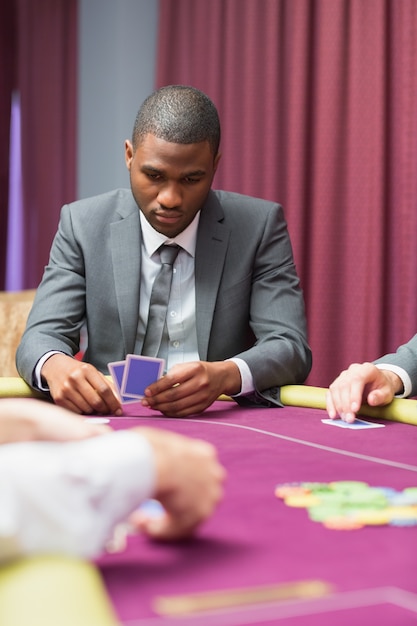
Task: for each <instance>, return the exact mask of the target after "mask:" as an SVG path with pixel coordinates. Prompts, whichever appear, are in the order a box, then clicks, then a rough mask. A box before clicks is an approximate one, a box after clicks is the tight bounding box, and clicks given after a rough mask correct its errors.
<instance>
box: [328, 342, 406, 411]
mask: <svg viewBox="0 0 417 626" xmlns="http://www.w3.org/2000/svg"><path fill="white" fill-rule="evenodd" d="M415 395H417V335H414V337H412V338H411V339H410V341H408V342H407V343H405V344H403V345H402V346H400V347H399V348H398V349H397V351H396V352H395V353H393V354H386V355H385V356H383V357H381V358H379V359H377V360H376V361H375V362H374V363H352V365H350V366H349V367H348V369H347V370H344V371H343V372H341V374H339V376H338V377H337V378H336V379H335V380H334V381H333V383H332V384H331V385H330V387H329V392H328V394H327V412H328V413H329V416H330V417H331V418H332V419H335V418H336V417H338V416H340V417H341V418H342V419H344V420H345V421H346V422H353V421H354V420H355V417H356V413H357V412H358V411H359V408H360V406H361V404H362V403H363V402H367V403H368V404H369V405H370V406H381V405H384V404H389V403H390V402H391V401H392V400H393V399H394V397H396V398H407V397H408V396H415Z"/></svg>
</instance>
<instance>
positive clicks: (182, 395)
mask: <svg viewBox="0 0 417 626" xmlns="http://www.w3.org/2000/svg"><path fill="white" fill-rule="evenodd" d="M240 389H241V379H240V372H239V368H238V366H237V365H236V363H233V362H232V361H216V362H214V363H208V362H207V361H193V362H192V363H181V364H179V365H174V367H172V368H171V369H170V370H169V371H168V372H167V374H166V375H165V376H163V377H162V378H160V379H159V380H158V381H156V382H155V383H152V385H149V387H147V389H145V398H144V399H143V401H142V404H143V405H144V406H148V407H150V408H151V409H155V410H158V411H161V413H163V414H164V415H167V416H169V417H186V416H187V415H196V414H198V413H201V412H202V411H204V410H205V409H206V408H207V407H208V406H210V405H211V404H213V402H214V401H215V400H217V398H218V397H219V396H220V395H221V394H228V395H233V394H236V393H239V391H240Z"/></svg>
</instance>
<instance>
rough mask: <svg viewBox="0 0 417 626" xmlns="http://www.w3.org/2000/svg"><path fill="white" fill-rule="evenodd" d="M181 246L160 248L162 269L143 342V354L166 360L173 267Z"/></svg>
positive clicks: (157, 278)
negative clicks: (167, 317)
mask: <svg viewBox="0 0 417 626" xmlns="http://www.w3.org/2000/svg"><path fill="white" fill-rule="evenodd" d="M179 249H180V248H179V246H177V245H173V246H168V245H165V244H164V245H162V246H161V247H160V248H159V254H160V258H161V264H162V265H161V269H160V270H159V273H158V274H157V276H156V278H155V281H154V284H153V287H152V293H151V299H150V301H149V313H148V322H147V324H146V332H145V338H144V340H143V347H142V354H143V355H145V356H152V357H156V356H158V357H161V358H166V356H167V351H168V331H167V328H166V316H167V308H168V301H169V294H170V291H171V283H172V266H173V264H174V261H175V259H176V258H177V254H178V252H179Z"/></svg>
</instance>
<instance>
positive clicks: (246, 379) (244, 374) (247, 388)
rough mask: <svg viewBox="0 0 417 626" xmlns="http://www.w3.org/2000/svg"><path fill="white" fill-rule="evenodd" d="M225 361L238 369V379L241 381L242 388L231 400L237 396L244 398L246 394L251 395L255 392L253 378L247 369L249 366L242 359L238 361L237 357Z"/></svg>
mask: <svg viewBox="0 0 417 626" xmlns="http://www.w3.org/2000/svg"><path fill="white" fill-rule="evenodd" d="M226 360H227V361H233V363H236V365H237V366H238V368H239V372H240V378H241V381H242V386H241V388H240V392H239V393H235V394H234V395H233V398H236V397H238V396H245V395H247V394H248V393H253V392H254V391H255V385H254V383H253V376H252V373H251V371H250V369H249V365H248V364H247V363H246V361H244V360H243V359H239V358H238V357H233V358H232V359H226Z"/></svg>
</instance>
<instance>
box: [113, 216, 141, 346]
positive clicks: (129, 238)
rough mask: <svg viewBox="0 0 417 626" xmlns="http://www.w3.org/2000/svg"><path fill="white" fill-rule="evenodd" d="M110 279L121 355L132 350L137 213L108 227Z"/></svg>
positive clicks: (135, 317)
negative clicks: (122, 347) (122, 343)
mask: <svg viewBox="0 0 417 626" xmlns="http://www.w3.org/2000/svg"><path fill="white" fill-rule="evenodd" d="M110 233H111V235H110V236H111V250H112V260H113V276H114V283H115V291H116V298H117V306H118V309H119V317H120V325H121V329H122V335H123V340H124V348H125V354H129V353H132V352H133V351H134V348H135V341H136V333H137V325H138V316H139V281H140V263H141V261H140V258H141V256H140V249H141V230H140V220H139V209H138V208H137V207H135V210H134V211H133V212H131V213H129V215H127V216H126V217H125V218H124V219H122V220H120V221H118V222H114V223H113V224H111V225H110Z"/></svg>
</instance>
